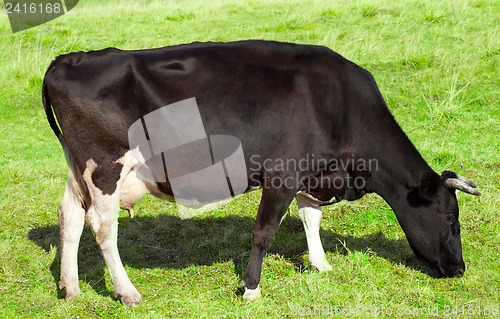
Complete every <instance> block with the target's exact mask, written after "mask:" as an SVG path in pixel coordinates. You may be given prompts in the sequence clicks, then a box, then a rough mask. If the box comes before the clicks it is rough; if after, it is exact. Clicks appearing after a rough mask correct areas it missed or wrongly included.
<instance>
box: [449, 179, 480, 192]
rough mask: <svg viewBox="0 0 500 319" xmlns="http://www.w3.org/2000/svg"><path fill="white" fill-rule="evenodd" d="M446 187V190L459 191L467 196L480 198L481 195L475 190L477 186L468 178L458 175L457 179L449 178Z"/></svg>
mask: <svg viewBox="0 0 500 319" xmlns="http://www.w3.org/2000/svg"><path fill="white" fill-rule="evenodd" d="M444 186H445V187H446V188H453V189H458V190H461V191H463V192H466V193H467V194H471V195H476V196H479V195H481V193H480V192H479V191H478V190H477V189H475V188H476V185H475V184H474V183H473V182H471V181H469V180H468V179H467V178H465V177H462V176H460V175H457V178H447V179H445V180H444Z"/></svg>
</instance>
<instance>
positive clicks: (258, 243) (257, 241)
mask: <svg viewBox="0 0 500 319" xmlns="http://www.w3.org/2000/svg"><path fill="white" fill-rule="evenodd" d="M294 194H295V190H292V189H275V188H264V190H263V191H262V198H261V200H260V205H259V211H258V214H257V220H256V222H255V226H254V229H253V238H252V252H251V253H250V259H249V261H248V265H247V268H246V271H245V274H244V276H243V284H244V287H245V292H244V294H243V299H246V300H252V299H256V298H258V297H260V295H261V293H260V288H259V282H260V276H261V271H262V261H263V259H264V256H265V254H266V250H267V249H268V248H269V246H270V245H271V243H272V242H273V240H274V238H275V236H276V232H277V230H278V228H279V225H280V222H281V219H282V218H283V216H284V215H285V213H286V210H287V208H288V206H289V205H290V202H291V201H292V199H293V196H294Z"/></svg>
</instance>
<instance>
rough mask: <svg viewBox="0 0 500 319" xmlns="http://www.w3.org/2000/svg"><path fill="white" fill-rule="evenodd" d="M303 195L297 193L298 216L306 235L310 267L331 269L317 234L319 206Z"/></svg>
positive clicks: (319, 215)
mask: <svg viewBox="0 0 500 319" xmlns="http://www.w3.org/2000/svg"><path fill="white" fill-rule="evenodd" d="M302 196H303V195H300V194H299V195H297V196H296V199H297V205H298V207H299V217H300V219H301V220H302V223H303V224H304V230H305V232H306V236H307V248H308V250H309V261H310V262H311V267H312V268H313V269H317V270H318V271H328V270H332V269H333V268H332V266H331V265H330V263H328V260H327V259H326V255H325V251H324V249H323V245H322V243H321V238H320V236H319V229H320V223H321V217H322V212H321V207H320V206H313V205H311V204H309V203H308V202H307V200H305V199H304V198H303V197H302Z"/></svg>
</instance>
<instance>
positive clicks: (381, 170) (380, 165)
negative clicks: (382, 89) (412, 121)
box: [360, 116, 432, 208]
mask: <svg viewBox="0 0 500 319" xmlns="http://www.w3.org/2000/svg"><path fill="white" fill-rule="evenodd" d="M374 124H377V125H378V127H374V128H373V129H372V130H371V132H374V133H373V134H370V135H369V136H365V137H364V139H363V141H362V142H361V143H360V145H363V147H362V148H363V149H366V150H368V151H365V152H362V151H361V149H360V154H361V156H363V158H365V159H366V160H372V162H373V161H376V164H377V165H376V166H375V167H373V165H372V167H371V170H370V174H368V176H367V177H366V190H367V191H368V192H373V193H377V194H379V195H380V196H382V198H384V200H385V201H386V202H387V203H388V204H389V205H391V206H392V207H393V208H396V207H397V206H400V205H401V203H404V202H405V201H406V196H407V194H408V191H409V190H411V189H414V188H416V187H418V186H419V184H420V179H421V177H422V175H423V174H424V173H425V172H430V171H432V169H431V168H430V167H429V165H428V164H427V163H426V162H425V160H424V159H423V158H422V156H421V155H420V153H419V152H418V151H417V149H416V148H415V146H414V145H413V144H412V143H411V141H410V140H409V139H408V137H407V136H406V134H405V133H404V132H403V131H402V129H401V128H400V127H399V125H398V124H397V123H396V121H395V120H394V118H393V117H392V116H389V117H386V120H385V123H380V122H379V123H374ZM381 124H383V125H382V126H381Z"/></svg>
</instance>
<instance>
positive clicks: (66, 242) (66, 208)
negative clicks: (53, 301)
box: [58, 170, 85, 300]
mask: <svg viewBox="0 0 500 319" xmlns="http://www.w3.org/2000/svg"><path fill="white" fill-rule="evenodd" d="M83 201H84V199H83V193H82V190H81V188H80V186H79V185H78V182H77V180H76V179H75V175H74V173H73V172H72V171H71V170H70V172H69V174H68V182H67V184H66V190H65V192H64V197H63V200H62V202H61V205H59V210H58V213H59V238H60V247H59V249H60V254H61V281H60V282H59V289H64V290H65V293H66V300H69V299H72V298H74V297H75V296H76V295H78V293H79V292H80V288H79V287H78V245H79V243H80V237H81V235H82V230H83V225H84V223H85V209H84V202H83Z"/></svg>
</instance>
